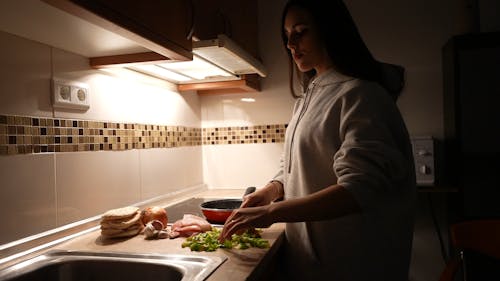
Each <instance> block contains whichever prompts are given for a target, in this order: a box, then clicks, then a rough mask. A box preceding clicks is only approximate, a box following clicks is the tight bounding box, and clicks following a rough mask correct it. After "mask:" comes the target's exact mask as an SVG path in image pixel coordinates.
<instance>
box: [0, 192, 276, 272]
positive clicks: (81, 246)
mask: <svg viewBox="0 0 500 281" xmlns="http://www.w3.org/2000/svg"><path fill="white" fill-rule="evenodd" d="M241 194H243V190H239V189H235V190H232V189H231V190H218V189H216V190H204V191H201V192H198V193H193V194H188V195H181V196H176V197H175V198H169V199H165V200H162V201H157V202H149V204H145V206H148V205H149V206H151V205H158V206H162V207H167V210H168V206H170V205H173V204H176V203H178V202H182V201H183V200H186V199H189V198H193V197H203V198H238V197H240V196H241ZM169 222H170V223H173V221H170V220H169ZM283 231H284V224H281V223H280V224H273V225H272V226H271V227H269V228H266V229H263V231H262V238H264V239H266V240H268V241H269V243H270V248H269V249H258V248H250V249H246V250H237V249H231V250H227V249H218V250H217V251H215V252H192V251H191V250H190V249H189V248H182V247H181V244H182V242H184V240H185V238H182V237H181V238H176V239H157V240H147V239H145V238H144V235H142V234H140V235H137V236H135V237H132V238H126V239H103V238H102V236H101V235H100V230H99V229H98V228H95V230H94V231H91V232H89V233H86V234H83V235H80V236H77V237H75V238H73V239H70V240H68V241H66V242H63V243H60V244H58V245H56V246H54V247H50V248H46V249H44V251H42V252H36V254H35V253H33V254H30V255H27V256H24V257H22V258H19V259H15V260H12V261H11V262H8V264H13V263H14V262H19V261H20V260H21V259H26V258H28V257H32V256H35V255H38V254H41V253H43V252H45V251H48V250H71V251H92V252H124V253H140V254H181V255H195V256H199V255H201V256H210V255H215V256H219V257H222V258H227V259H226V261H225V262H224V263H222V264H221V265H220V266H219V267H218V268H217V269H216V270H215V271H214V272H213V273H212V274H211V275H210V276H209V277H208V278H207V279H206V280H210V281H219V280H262V279H265V275H267V274H269V272H270V271H272V267H273V262H274V261H273V260H274V258H273V257H274V256H275V255H276V254H277V253H278V250H279V248H280V246H281V243H282V242H283V239H284V232H283ZM2 267H5V265H3V266H2V265H0V269H1V268H2Z"/></svg>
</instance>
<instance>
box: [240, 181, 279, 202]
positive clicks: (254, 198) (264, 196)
mask: <svg viewBox="0 0 500 281" xmlns="http://www.w3.org/2000/svg"><path fill="white" fill-rule="evenodd" d="M282 197H283V186H282V185H281V183H279V182H277V181H273V182H270V183H268V184H267V185H266V186H264V187H262V188H259V189H257V190H256V191H255V192H253V193H250V194H248V195H246V196H245V197H243V203H242V204H241V206H240V208H246V207H258V206H265V205H269V204H271V202H273V201H276V200H278V199H281V198H282Z"/></svg>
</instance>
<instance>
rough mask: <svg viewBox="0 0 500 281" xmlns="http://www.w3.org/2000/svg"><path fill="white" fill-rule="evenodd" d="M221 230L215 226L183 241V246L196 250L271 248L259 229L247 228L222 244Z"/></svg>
mask: <svg viewBox="0 0 500 281" xmlns="http://www.w3.org/2000/svg"><path fill="white" fill-rule="evenodd" d="M220 232H221V230H220V229H218V228H215V227H213V228H212V230H210V231H207V232H203V233H199V234H196V235H193V236H191V237H188V238H187V239H186V241H184V243H182V248H186V247H189V248H190V249H191V251H196V252H203V251H205V252H213V251H215V250H217V249H218V248H225V249H233V248H235V249H241V250H244V249H248V248H250V247H257V248H269V241H267V240H265V239H262V238H261V236H260V231H259V230H255V229H254V230H247V231H245V232H244V233H243V234H241V235H238V234H233V235H232V236H231V240H226V241H224V243H222V244H221V243H219V240H218V239H219V235H220Z"/></svg>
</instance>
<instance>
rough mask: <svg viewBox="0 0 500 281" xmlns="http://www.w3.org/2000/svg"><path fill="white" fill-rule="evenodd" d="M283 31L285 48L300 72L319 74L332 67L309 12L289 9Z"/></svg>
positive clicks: (294, 8)
mask: <svg viewBox="0 0 500 281" xmlns="http://www.w3.org/2000/svg"><path fill="white" fill-rule="evenodd" d="M283 29H284V32H285V35H286V37H287V38H288V43H287V45H286V46H287V48H288V49H289V50H290V53H291V55H292V58H293V60H294V62H295V64H296V65H297V67H298V69H299V70H300V71H301V72H307V71H310V70H312V69H314V70H316V73H317V74H320V73H321V72H323V71H325V70H327V69H328V68H330V67H331V66H332V64H331V60H330V58H329V56H328V53H327V52H326V49H325V47H324V44H323V42H322V41H321V40H320V38H319V32H318V30H317V28H316V26H315V24H314V21H313V19H312V17H311V15H310V13H309V12H307V11H305V10H303V9H300V8H298V7H290V8H289V9H288V12H287V14H286V16H285V22H284V26H283Z"/></svg>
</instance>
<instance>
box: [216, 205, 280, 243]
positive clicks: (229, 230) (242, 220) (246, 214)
mask: <svg viewBox="0 0 500 281" xmlns="http://www.w3.org/2000/svg"><path fill="white" fill-rule="evenodd" d="M270 206H271V205H270V204H267V205H265V206H259V207H247V208H240V209H237V210H235V211H234V212H233V213H232V214H231V216H229V218H228V219H227V221H226V223H225V224H224V228H223V229H222V232H221V234H220V236H219V241H220V242H221V243H223V242H224V241H225V240H227V239H231V235H233V234H234V233H239V232H240V231H244V230H246V229H249V228H254V227H259V228H267V227H269V226H270V225H271V224H273V223H274V221H273V219H272V217H271V216H270Z"/></svg>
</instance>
